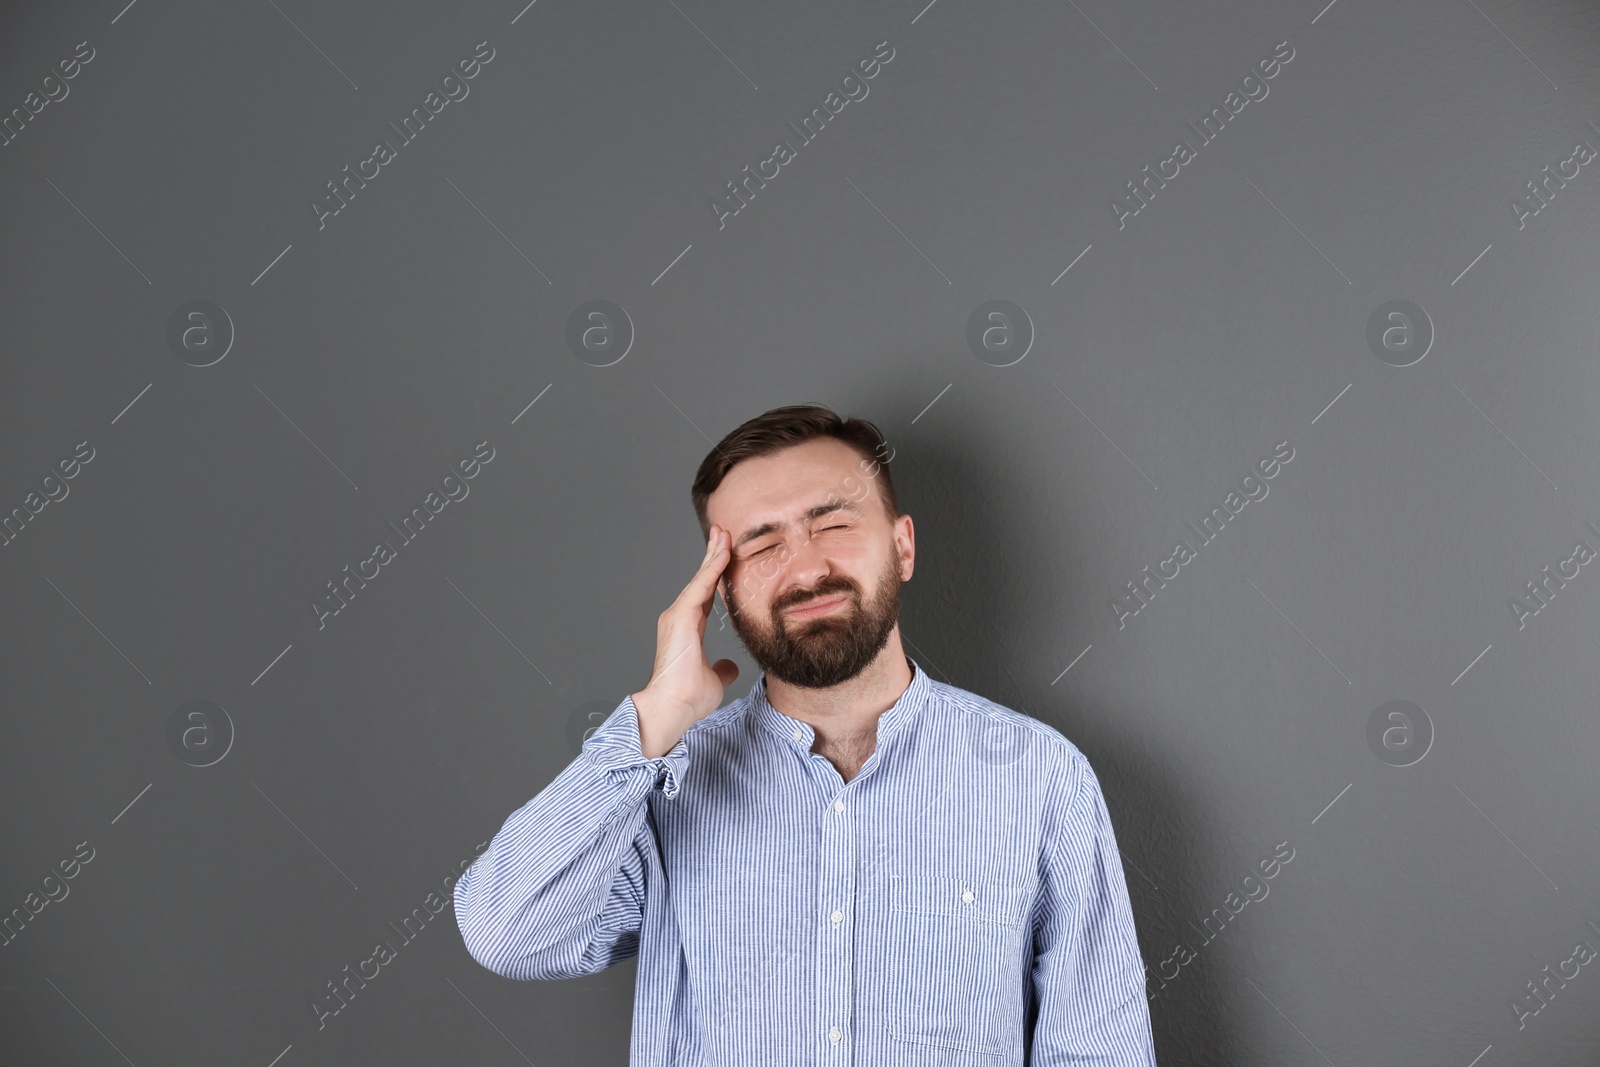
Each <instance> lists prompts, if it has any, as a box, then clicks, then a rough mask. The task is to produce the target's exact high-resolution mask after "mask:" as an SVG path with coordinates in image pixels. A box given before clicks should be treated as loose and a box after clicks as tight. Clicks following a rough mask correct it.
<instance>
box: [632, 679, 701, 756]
mask: <svg viewBox="0 0 1600 1067" xmlns="http://www.w3.org/2000/svg"><path fill="white" fill-rule="evenodd" d="M632 699H633V709H634V711H635V712H636V713H637V715H638V721H639V752H640V755H642V756H644V757H645V758H646V759H656V758H658V757H661V756H665V755H666V754H667V753H668V752H671V751H672V749H673V746H674V745H676V744H677V743H678V740H679V738H681V737H683V735H684V733H685V732H686V731H687V730H688V727H689V724H688V723H687V722H685V721H683V719H684V716H683V715H682V714H681V713H680V714H674V712H673V710H672V709H671V708H670V707H669V706H667V705H666V704H664V703H663V702H662V700H661V698H660V696H659V695H658V694H656V693H652V692H651V691H650V688H649V687H648V686H646V687H645V688H644V689H641V690H640V691H639V692H637V693H634V694H633V696H632ZM663 722H666V723H679V722H682V725H681V726H668V727H666V728H665V729H662V728H660V725H659V724H661V723H663ZM674 731H675V732H674Z"/></svg>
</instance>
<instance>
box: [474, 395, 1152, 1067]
mask: <svg viewBox="0 0 1600 1067" xmlns="http://www.w3.org/2000/svg"><path fill="white" fill-rule="evenodd" d="M886 451H887V447H886V445H885V444H884V441H883V438H882V435H881V434H880V433H879V432H878V430H877V428H876V427H874V426H873V425H872V424H871V423H870V422H867V421H865V420H862V419H849V420H843V419H841V418H840V417H839V416H838V415H836V414H834V413H833V412H832V411H830V410H828V409H827V408H824V407H819V406H814V405H796V406H792V407H782V408H776V409H774V410H772V411H769V412H767V413H766V414H764V415H761V416H758V417H757V418H754V419H751V420H750V421H749V422H746V423H745V424H743V425H742V426H740V427H738V428H737V429H735V430H734V431H733V432H732V433H730V434H728V436H727V437H725V438H723V440H722V441H721V443H719V444H718V445H717V446H716V447H715V448H714V449H712V451H711V453H710V454H709V455H708V456H706V458H705V461H704V462H703V463H702V464H701V466H700V470H699V473H698V474H697V476H696V478H695V481H694V485H693V488H692V491H691V497H692V499H693V501H694V505H695V511H696V514H697V515H698V516H699V519H700V528H701V530H702V532H704V533H705V534H706V535H707V536H706V554H705V558H704V559H703V560H701V563H700V567H699V570H697V571H696V572H695V575H694V577H693V578H691V579H690V581H689V584H688V585H687V586H685V587H684V590H683V592H682V593H681V594H680V595H679V596H678V598H677V600H675V601H674V602H673V603H672V605H671V606H670V607H668V608H667V609H666V611H664V612H662V613H661V616H660V619H659V621H658V624H657V627H656V657H655V667H654V670H653V672H652V674H651V676H650V680H649V682H648V684H646V685H645V687H644V688H643V689H641V690H640V691H638V692H636V693H633V694H632V695H630V696H628V697H627V698H625V699H624V700H623V701H622V703H621V704H620V705H618V706H617V708H616V710H615V711H613V712H612V713H611V715H610V716H609V717H608V718H607V719H606V721H605V722H604V723H603V724H602V725H601V726H600V727H599V728H598V729H597V730H596V731H595V732H594V734H593V735H592V736H591V737H590V738H589V739H588V740H587V741H585V742H584V744H583V750H582V752H581V753H580V755H579V756H578V757H577V758H576V759H574V760H573V761H572V763H570V764H569V765H568V766H567V767H566V769H564V770H563V771H562V772H561V773H560V774H559V775H557V776H556V778H555V779H554V780H553V781H551V782H550V784H549V785H547V786H545V788H544V789H543V790H541V791H540V792H539V794H538V795H537V796H535V797H534V798H533V799H532V800H530V801H529V802H528V803H527V804H526V805H524V806H523V807H522V808H520V809H518V810H517V811H516V812H514V813H512V815H511V816H510V817H509V818H508V819H507V820H506V822H505V824H504V826H503V827H502V828H501V829H500V832H499V833H498V834H496V835H495V837H494V840H493V841H492V842H491V843H490V845H489V848H488V850H487V851H486V852H484V854H483V855H482V856H481V857H479V859H478V860H477V861H476V862H475V863H474V864H473V866H472V867H471V868H470V869H468V870H467V871H466V873H465V874H464V875H463V876H462V877H461V879H460V881H458V882H457V883H456V887H455V905H456V916H457V919H458V921H459V922H460V925H461V930H462V934H463V937H464V938H465V940H466V945H467V949H468V951H469V952H470V953H471V954H472V956H473V958H474V959H476V960H477V961H478V962H479V963H481V964H483V965H484V966H485V967H487V968H489V969H490V970H492V971H494V972H495V973H497V974H501V975H504V976H505V977H508V978H520V979H530V978H546V979H550V978H570V977H575V976H578V975H586V974H593V973H595V972H597V971H600V970H603V969H605V968H607V967H610V966H611V965H612V964H615V963H617V962H619V961H621V960H624V959H627V958H628V957H630V956H634V955H637V956H638V974H637V985H636V990H635V1000H634V1014H633V1032H632V1039H631V1045H630V1063H632V1064H634V1065H635V1067H702V1065H710V1064H727V1065H730V1067H788V1065H791V1064H795V1065H800V1064H804V1065H817V1067H824V1065H828V1067H831V1065H840V1067H846V1065H853V1067H879V1065H884V1067H890V1065H901V1064H905V1065H911V1064H916V1065H919V1067H920V1065H928V1064H932V1065H956V1064H962V1065H965V1064H985V1065H989V1064H993V1065H1008V1067H1009V1065H1023V1064H1033V1065H1045V1064H1072V1065H1074V1067H1136V1065H1137V1067H1152V1065H1153V1064H1154V1063H1155V1053H1154V1049H1153V1046H1152V1041H1151V1033H1150V1018H1149V1009H1148V1007H1147V1004H1146V1000H1145V990H1144V980H1145V974H1144V967H1143V963H1142V960H1141V957H1140V955H1139V946H1138V940H1137V937H1136V936H1135V932H1134V926H1133V914H1132V910H1131V908H1130V906H1129V902H1128V890H1127V885H1126V882H1125V881H1124V878H1123V871H1122V864H1121V860H1120V858H1119V856H1118V853H1117V848H1116V840H1115V837H1114V835H1113V832H1112V827H1111V821H1110V817H1109V815H1108V814H1107V811H1106V805H1105V800H1104V798H1103V796H1102V794H1101V791H1100V785H1099V782H1098V780H1097V779H1096V777H1095V774H1094V772H1093V770H1091V768H1090V766H1089V763H1088V761H1087V760H1086V759H1085V758H1084V756H1083V754H1082V753H1081V752H1079V750H1078V749H1077V748H1076V747H1075V746H1074V745H1073V744H1072V742H1070V741H1068V740H1067V739H1066V738H1065V737H1063V736H1062V735H1061V734H1060V733H1058V732H1057V731H1055V730H1053V729H1051V728H1050V727H1048V726H1046V725H1044V724H1042V723H1040V722H1038V721H1036V720H1034V719H1031V718H1029V717H1027V716H1025V715H1021V714H1019V713H1017V712H1015V711H1012V710H1010V709H1008V708H1004V707H1001V706H999V705H997V704H994V703H992V702H990V701H988V700H985V699H984V698H982V697H980V696H977V695H975V694H973V693H969V692H967V691H966V690H964V689H958V688H956V687H955V686H951V685H946V684H943V683H940V682H936V681H934V680H933V679H931V678H929V677H928V676H927V675H926V674H924V673H923V670H922V668H921V667H920V666H919V665H918V664H916V663H915V662H913V661H911V660H910V659H908V658H907V657H906V655H905V653H904V652H903V651H902V649H901V645H900V629H899V624H898V621H897V616H898V610H899V594H900V583H901V582H904V581H907V580H909V579H910V577H911V571H912V564H913V561H914V558H915V540H914V537H913V530H912V524H911V517H910V516H909V515H902V514H900V510H899V506H898V504H897V503H896V500H895V496H894V488H893V486H892V484H891V483H890V479H889V471H888V468H887V467H886V466H884V465H883V462H884V454H885V452H886ZM874 487H875V490H876V491H874ZM719 590H720V592H721V593H722V599H723V604H724V605H725V606H726V608H727V611H728V617H729V618H730V619H731V620H732V622H733V626H734V630H735V632H736V633H737V634H738V635H739V638H740V639H741V640H742V641H743V642H744V645H745V647H746V649H748V650H749V652H750V656H751V658H752V659H753V660H755V662H756V663H757V664H758V665H759V666H760V667H761V668H762V671H763V673H762V675H761V677H760V678H758V679H757V680H756V682H755V684H754V685H753V686H752V687H751V689H750V692H749V694H748V695H747V696H745V697H743V698H741V699H738V700H734V701H733V702H732V703H729V704H726V705H724V704H722V699H723V694H724V690H725V689H726V687H727V686H728V685H729V684H731V683H732V682H733V680H734V679H735V678H736V677H737V676H738V674H739V669H738V667H737V666H736V665H735V664H734V663H733V662H732V661H731V660H726V659H723V660H718V661H717V662H716V663H714V664H713V663H710V662H708V657H707V656H706V654H705V651H704V649H703V646H702V641H703V639H704V635H705V627H706V620H707V617H708V615H709V614H710V612H711V609H712V606H713V603H714V598H715V595H716V593H717V592H718V591H719Z"/></svg>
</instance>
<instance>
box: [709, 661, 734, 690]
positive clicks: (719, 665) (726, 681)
mask: <svg viewBox="0 0 1600 1067" xmlns="http://www.w3.org/2000/svg"><path fill="white" fill-rule="evenodd" d="M711 669H712V670H713V671H715V672H716V675H717V681H719V682H721V683H722V687H723V688H724V689H726V688H727V687H728V686H730V685H732V684H733V680H734V679H735V678H737V677H739V665H738V664H737V663H735V662H733V660H731V659H719V660H717V662H715V663H713V664H712V665H711Z"/></svg>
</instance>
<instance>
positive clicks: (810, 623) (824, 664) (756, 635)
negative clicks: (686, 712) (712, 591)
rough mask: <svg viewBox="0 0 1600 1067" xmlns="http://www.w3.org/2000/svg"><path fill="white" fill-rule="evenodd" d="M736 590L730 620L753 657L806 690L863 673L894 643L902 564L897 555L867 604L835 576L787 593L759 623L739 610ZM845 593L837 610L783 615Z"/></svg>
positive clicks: (853, 587) (851, 583)
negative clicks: (808, 616)
mask: <svg viewBox="0 0 1600 1067" xmlns="http://www.w3.org/2000/svg"><path fill="white" fill-rule="evenodd" d="M731 589H732V587H731V586H730V587H729V588H728V590H725V591H724V594H723V595H724V599H728V600H729V605H728V606H729V608H730V609H731V610H730V611H729V618H730V619H731V620H732V622H733V630H734V633H736V634H738V635H739V640H740V641H742V642H744V647H745V649H746V651H748V652H749V653H750V658H751V659H753V660H755V661H756V664H757V666H759V667H760V668H761V669H762V670H764V671H766V672H767V673H768V674H770V675H772V676H773V677H774V678H778V679H780V680H782V681H784V682H786V683H788V684H789V685H793V686H798V687H800V688H802V689H827V688H829V687H831V686H835V685H838V684H839V683H841V682H847V681H849V680H850V679H851V678H854V677H855V676H856V675H858V674H860V673H861V672H862V671H863V670H865V669H866V668H867V665H868V664H870V663H871V662H872V661H873V660H874V659H876V658H877V656H878V653H879V652H881V651H883V647H884V646H885V645H887V644H888V643H889V634H890V632H891V631H892V630H893V629H894V626H895V622H896V621H897V620H898V619H899V616H900V563H899V560H898V559H896V558H895V557H894V556H893V555H891V556H890V557H889V561H888V563H887V564H886V565H885V566H884V569H883V571H882V572H881V573H880V574H879V576H878V587H877V589H875V590H874V595H873V598H872V600H871V601H870V602H867V603H862V599H861V588H860V586H858V585H857V584H856V583H855V582H854V581H852V580H851V579H849V578H847V577H845V576H844V575H842V574H831V575H829V576H828V577H826V578H824V579H822V580H821V581H820V582H818V583H817V584H816V585H815V586H813V587H812V588H810V589H794V590H791V591H790V592H788V593H786V594H784V595H783V596H782V597H780V598H779V599H777V600H776V601H774V602H773V603H772V606H771V611H770V615H771V617H770V618H769V619H767V620H765V621H758V620H757V619H756V618H755V617H753V616H751V615H747V614H745V612H744V611H743V610H741V609H740V607H739V602H738V598H737V596H735V597H732V598H729V597H728V596H727V593H728V592H730V591H731ZM841 593H842V594H844V595H846V596H847V597H848V598H849V601H848V603H847V604H845V605H842V606H841V607H840V608H837V609H835V611H834V613H833V614H829V615H819V616H817V617H816V618H813V619H790V618H788V617H787V616H785V615H784V611H785V610H786V609H788V608H792V607H795V606H796V605H802V604H807V603H810V602H812V601H814V600H817V599H819V598H822V597H832V596H838V595H839V594H841Z"/></svg>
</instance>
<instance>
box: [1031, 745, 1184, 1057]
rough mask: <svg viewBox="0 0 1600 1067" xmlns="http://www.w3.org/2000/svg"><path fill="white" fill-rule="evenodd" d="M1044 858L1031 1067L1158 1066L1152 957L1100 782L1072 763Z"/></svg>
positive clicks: (1073, 756)
mask: <svg viewBox="0 0 1600 1067" xmlns="http://www.w3.org/2000/svg"><path fill="white" fill-rule="evenodd" d="M1066 777H1067V779H1068V780H1067V783H1066V785H1065V788H1066V789H1067V795H1068V796H1069V797H1070V800H1069V802H1068V803H1067V805H1066V807H1065V809H1058V810H1057V812H1056V814H1055V818H1054V821H1053V825H1052V827H1051V829H1050V836H1049V839H1048V840H1047V842H1046V855H1045V859H1044V867H1045V879H1044V884H1043V886H1042V888H1041V889H1040V894H1041V897H1042V898H1043V899H1042V900H1041V901H1040V904H1041V908H1042V915H1043V921H1042V923H1041V925H1040V928H1039V931H1038V933H1037V935H1036V936H1035V938H1034V963H1033V990H1032V997H1031V998H1030V999H1031V1002H1032V1004H1033V1005H1034V1006H1035V1008H1036V1013H1037V1014H1036V1016H1035V1018H1034V1020H1033V1032H1032V1034H1031V1040H1030V1045H1031V1054H1030V1056H1029V1059H1028V1062H1029V1064H1030V1065H1031V1067H1055V1065H1058V1064H1060V1065H1066V1064H1071V1065H1072V1067H1155V1062H1156V1056H1155V1045H1154V1042H1153V1039H1152V1037H1151V1033H1150V1008H1149V1005H1148V1003H1147V1001H1146V999H1145V986H1144V982H1145V973H1144V962H1143V960H1142V959H1141V957H1140V956H1139V939H1138V935H1137V934H1136V933H1135V931H1134V925H1133V908H1132V906H1131V905H1130V904H1129V902H1128V886H1127V883H1126V882H1125V880H1124V879H1123V873H1122V859H1121V856H1120V855H1119V854H1118V852H1117V842H1116V836H1115V834H1114V833H1113V831H1112V828H1111V816H1110V813H1109V812H1107V811H1106V802H1105V797H1104V796H1103V795H1102V794H1101V792H1100V781H1099V779H1098V778H1096V777H1095V773H1094V770H1093V768H1091V767H1090V766H1089V761H1088V760H1087V759H1086V758H1084V756H1083V754H1082V753H1079V752H1076V751H1074V752H1071V753H1069V758H1068V760H1067V775H1066Z"/></svg>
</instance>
